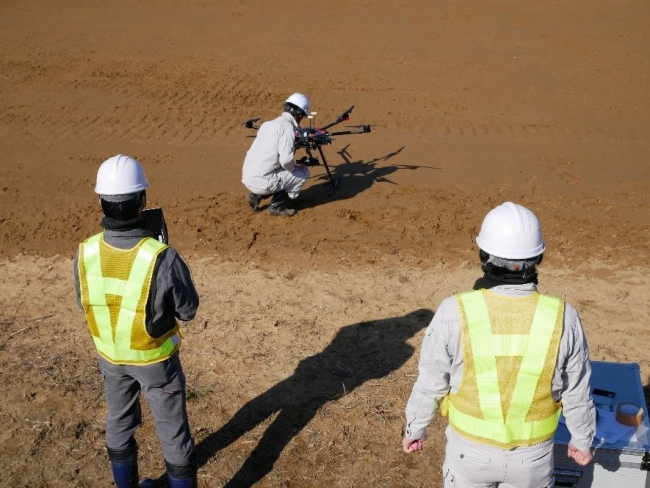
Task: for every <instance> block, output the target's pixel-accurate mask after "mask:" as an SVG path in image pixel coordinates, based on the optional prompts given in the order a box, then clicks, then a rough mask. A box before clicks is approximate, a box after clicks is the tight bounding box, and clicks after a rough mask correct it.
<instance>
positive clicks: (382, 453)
mask: <svg viewBox="0 0 650 488" xmlns="http://www.w3.org/2000/svg"><path fill="white" fill-rule="evenodd" d="M0 27H1V28H0V68H1V69H0V151H1V154H2V157H1V158H0V325H2V330H3V332H4V336H5V340H4V341H3V344H2V345H1V346H0V427H1V428H0V459H1V460H2V462H1V463H0V485H1V486H3V487H69V486H75V487H110V486H113V485H112V482H111V475H110V467H109V463H108V460H107V456H106V453H105V449H104V427H105V424H104V419H105V414H106V406H105V402H104V399H103V391H102V384H101V379H100V375H99V373H98V369H97V364H96V359H95V352H94V347H93V345H92V342H91V339H90V335H89V333H88V331H87V327H86V325H85V321H84V318H83V315H82V314H81V312H80V311H79V310H78V309H77V308H76V305H75V302H74V291H73V281H72V270H71V266H72V258H73V255H74V252H75V250H76V245H77V243H78V242H79V241H81V240H83V239H84V238H85V237H87V236H89V235H91V234H93V233H96V232H97V231H98V230H99V221H100V218H101V212H100V209H99V207H98V205H97V200H96V196H95V195H94V193H93V186H94V180H95V175H96V171H97V168H98V166H99V164H101V162H102V161H103V160H104V159H106V158H108V157H109V156H112V155H114V154H117V153H123V154H128V155H131V156H134V157H136V158H137V159H139V160H140V161H141V162H142V163H143V165H144V168H145V172H146V174H147V177H148V179H149V182H150V188H149V191H148V199H149V203H150V205H151V206H160V207H162V208H164V211H165V215H166V218H167V222H168V225H169V230H170V236H171V242H170V243H171V244H172V245H173V246H174V247H176V248H177V249H178V250H179V251H180V252H181V253H182V254H183V256H184V257H185V258H186V260H187V261H188V263H189V265H190V267H191V268H192V271H193V274H194V278H195V281H196V283H197V287H198V289H199V293H200V296H201V301H202V302H201V307H200V310H199V313H198V315H197V317H196V319H195V320H193V321H192V322H190V323H188V324H186V327H185V328H184V331H185V342H184V345H183V348H182V353H181V357H182V361H183V365H184V368H185V372H186V375H187V379H188V398H189V399H188V409H189V415H190V424H191V427H192V430H193V434H194V436H195V438H196V441H197V445H198V451H199V458H200V463H201V469H200V472H199V480H200V486H202V487H221V486H230V487H235V486H253V485H254V486H256V487H324V486H332V487H352V486H354V487H361V486H363V487H366V486H368V487H375V486H377V487H424V486H426V487H440V486H441V482H440V468H441V464H442V459H443V456H444V436H443V429H444V421H442V420H440V419H438V420H437V421H436V423H435V425H432V426H431V429H430V432H429V440H428V442H427V445H426V449H425V451H423V452H422V453H419V454H417V455H410V456H407V455H405V454H403V453H402V451H401V446H400V441H401V429H402V427H403V422H404V415H403V410H404V407H405V404H406V400H407V398H408V395H409V393H410V389H411V387H412V384H413V382H414V381H415V377H416V374H417V361H418V356H419V353H418V351H419V347H420V344H421V341H422V337H423V330H424V328H425V327H426V326H427V324H428V323H429V321H430V320H431V317H432V316H433V313H434V312H435V309H436V307H437V306H438V305H439V303H440V301H441V300H442V299H443V298H444V297H446V296H448V295H450V294H452V293H455V292H457V291H462V290H466V289H468V288H470V287H471V285H472V284H473V282H474V280H475V279H476V278H477V277H479V275H480V269H479V267H478V263H477V248H476V246H475V244H474V241H473V239H474V237H475V236H476V234H477V232H478V229H479V227H480V223H481V220H482V218H483V216H484V215H485V213H486V212H487V211H488V210H489V209H490V208H492V207H493V206H495V205H497V204H499V203H502V202H504V201H514V202H517V203H521V204H524V205H526V206H528V207H529V208H531V209H533V210H534V211H535V212H536V213H537V215H538V217H539V218H540V220H541V221H542V225H543V227H544V232H545V239H546V241H547V253H546V256H545V259H544V263H543V264H542V266H541V267H540V290H541V291H542V292H545V293H549V294H553V295H558V296H561V297H563V298H565V299H566V300H567V301H569V302H571V303H572V304H573V305H574V306H575V307H576V308H577V309H578V311H579V312H580V315H581V317H582V319H583V323H584V327H585V330H586V333H587V338H588V341H589V344H590V350H591V355H592V359H594V360H605V361H618V362H632V363H638V364H639V365H640V368H641V376H642V382H643V384H644V385H645V386H646V387H647V388H646V389H650V387H648V385H649V384H650V356H649V355H648V346H649V345H650V329H649V328H648V323H649V322H650V305H649V302H648V295H649V294H650V278H649V276H650V217H649V215H648V208H649V198H650V197H649V196H648V195H649V193H650V164H649V157H648V156H649V151H648V149H649V143H650V123H649V122H650V117H649V116H648V114H649V113H650V98H649V97H648V93H650V83H649V81H648V80H649V75H650V56H649V54H648V53H649V52H650V3H648V2H646V1H641V0H630V1H626V2H619V1H604V0H596V1H594V2H563V1H546V2H515V1H502V2H490V1H488V2H478V1H471V2H447V1H434V2H431V1H425V0H421V1H419V0H413V1H405V2H392V1H388V0H376V1H373V2H370V1H359V2H344V1H340V0H335V1H330V2H320V3H313V4H300V3H296V2H288V1H286V0H276V1H274V2H267V1H257V2H248V3H240V2H219V1H210V0H183V1H181V0H156V1H153V0H117V1H114V2H85V1H81V0H61V1H58V2H51V1H45V0H23V1H21V2H18V1H4V2H2V3H0ZM294 91H302V92H305V93H307V94H308V95H309V97H310V99H311V104H312V110H314V111H317V112H318V114H317V116H316V124H317V125H324V124H325V123H327V122H330V121H331V120H333V119H334V118H335V117H336V116H337V115H338V114H340V113H341V112H342V111H343V110H345V109H347V108H348V107H349V106H351V105H355V109H354V112H353V114H352V120H351V122H350V123H351V124H361V123H366V124H372V127H373V129H372V133H370V134H364V135H361V136H356V135H355V136H341V137H338V138H337V139H336V140H335V141H334V143H333V144H332V146H330V147H326V148H325V152H326V155H327V158H328V162H329V163H330V166H331V168H332V170H333V171H334V173H335V174H336V175H337V176H339V177H340V178H341V184H340V186H339V188H338V189H337V191H336V192H335V193H334V195H332V196H328V187H327V186H325V183H326V179H325V171H324V168H323V167H316V168H312V178H311V179H310V181H309V182H308V183H307V186H306V188H305V191H304V192H303V194H302V195H301V198H300V202H299V213H298V214H297V215H296V216H295V217H293V218H290V219H287V218H275V217H271V216H269V215H268V214H267V213H266V212H260V213H257V214H255V213H252V212H251V211H250V209H249V208H248V207H247V206H246V204H245V200H244V195H245V194H246V190H245V189H244V187H243V186H242V185H241V183H240V176H241V164H242V161H243V158H244V155H245V153H246V150H247V149H248V146H249V145H250V143H251V141H252V139H250V138H247V137H246V136H248V135H250V134H249V132H247V131H246V129H245V128H243V127H242V126H241V125H240V124H241V123H242V122H243V121H244V120H246V119H249V118H253V117H261V118H262V119H263V120H268V119H270V118H273V117H275V116H277V115H278V114H279V112H280V110H281V106H282V102H283V100H284V99H285V98H286V97H287V96H288V95H289V94H291V93H293V92H294ZM145 410H146V409H145ZM137 438H138V442H139V445H140V471H141V474H142V475H148V476H150V477H153V478H158V477H162V475H163V474H164V464H163V459H162V456H161V452H160V447H159V444H158V441H157V438H156V435H155V430H154V426H153V422H152V420H151V418H150V416H149V415H148V413H147V417H146V421H145V423H144V425H143V428H142V429H141V430H140V431H139V432H138V434H137Z"/></svg>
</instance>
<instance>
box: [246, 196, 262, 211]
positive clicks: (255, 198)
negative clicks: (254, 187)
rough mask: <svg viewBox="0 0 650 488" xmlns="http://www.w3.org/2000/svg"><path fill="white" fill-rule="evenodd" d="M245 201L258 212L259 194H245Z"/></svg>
mask: <svg viewBox="0 0 650 488" xmlns="http://www.w3.org/2000/svg"><path fill="white" fill-rule="evenodd" d="M246 201H247V202H248V204H249V205H250V207H251V208H252V209H253V210H254V211H255V212H258V211H259V210H260V209H259V205H260V202H261V201H262V197H261V195H258V194H256V193H249V194H248V196H246Z"/></svg>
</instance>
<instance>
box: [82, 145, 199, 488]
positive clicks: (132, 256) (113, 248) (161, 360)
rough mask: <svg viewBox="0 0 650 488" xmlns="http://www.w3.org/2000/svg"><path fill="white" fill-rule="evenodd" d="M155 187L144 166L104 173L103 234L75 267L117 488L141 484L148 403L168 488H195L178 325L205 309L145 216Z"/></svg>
mask: <svg viewBox="0 0 650 488" xmlns="http://www.w3.org/2000/svg"><path fill="white" fill-rule="evenodd" d="M147 186H148V183H147V180H146V178H145V175H144V172H143V170H142V167H141V166H140V164H139V163H138V162H137V161H136V160H135V159H133V158H130V157H128V156H123V155H117V156H114V157H112V158H109V159H107V160H106V161H104V163H103V164H102V165H101V166H100V168H99V171H98V172H97V185H96V187H95V192H96V193H98V194H99V201H100V204H101V207H102V210H103V212H104V218H103V220H102V223H101V225H102V227H103V228H104V231H103V232H101V233H99V234H96V235H94V236H93V237H90V238H89V239H86V240H85V241H84V242H83V243H81V244H80V245H79V250H78V252H77V254H76V256H75V261H74V278H75V289H76V297H77V303H78V304H79V306H80V307H81V308H82V309H83V310H84V312H85V314H86V321H87V322H88V327H89V328H90V333H91V335H92V338H93V341H94V343H95V346H96V348H97V352H98V355H99V367H100V370H101V372H102V376H103V378H104V390H105V396H106V402H107V404H108V415H107V418H106V447H107V451H108V457H109V459H110V461H111V468H112V471H113V478H114V480H115V486H116V487H117V488H137V487H138V486H140V487H149V486H153V482H152V480H149V479H146V480H143V481H142V483H140V482H139V476H138V451H137V444H136V441H135V438H134V433H135V430H136V429H137V428H138V427H139V425H140V423H141V422H142V414H141V410H140V403H139V395H140V392H142V393H143V394H144V397H145V398H146V399H147V403H148V404H149V407H150V408H151V412H152V414H153V416H154V419H155V422H156V431H157V434H158V438H159V439H160V442H161V444H162V451H163V455H164V458H165V464H166V466H167V475H168V479H169V486H170V487H171V488H195V487H197V486H198V484H197V469H198V464H197V460H196V454H195V452H194V440H193V439H192V437H191V435H190V428H189V424H188V421H187V411H186V406H185V375H184V374H183V368H182V367H181V362H180V359H179V353H178V350H179V348H180V345H181V332H180V329H179V326H178V322H177V320H184V321H187V320H191V319H193V318H194V316H195V314H196V311H197V308H198V306H199V297H198V295H197V293H196V289H195V287H194V283H193V281H192V276H191V274H190V270H189V268H188V267H187V265H186V264H185V262H184V261H183V260H182V259H181V257H180V255H179V254H178V253H177V252H176V251H175V250H174V249H172V248H171V247H169V246H168V245H166V244H163V243H162V242H159V241H158V240H156V239H154V238H153V237H152V236H153V234H152V232H150V231H149V230H146V227H147V224H146V222H145V218H144V217H143V216H142V210H143V209H144V207H145V205H146V201H147V200H146V198H147V195H146V192H145V189H146V188H147Z"/></svg>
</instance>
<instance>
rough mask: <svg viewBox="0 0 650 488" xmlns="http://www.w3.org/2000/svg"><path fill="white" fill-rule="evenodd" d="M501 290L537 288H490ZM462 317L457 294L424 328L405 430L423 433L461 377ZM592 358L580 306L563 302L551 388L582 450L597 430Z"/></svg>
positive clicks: (518, 292) (522, 292) (521, 292)
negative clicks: (416, 375) (590, 380)
mask: <svg viewBox="0 0 650 488" xmlns="http://www.w3.org/2000/svg"><path fill="white" fill-rule="evenodd" d="M489 291H490V292H492V293H497V294H499V295H502V296H508V297H520V296H522V297H523V296H527V295H530V294H532V293H534V292H536V291H537V287H536V286H535V285H534V284H532V283H529V284H525V285H501V286H497V287H494V288H490V290H489ZM460 332H461V318H460V311H459V308H458V304H457V301H456V298H455V297H454V296H451V297H448V298H446V299H445V300H443V302H442V303H441V304H440V307H439V308H438V310H437V311H436V313H435V315H434V317H433V320H432V321H431V324H429V327H428V328H427V330H426V334H425V337H424V341H423V343H422V351H421V354H420V364H419V375H418V379H417V381H416V382H415V385H414V386H413V391H412V393H411V397H410V398H409V401H408V404H407V406H406V430H405V435H406V436H407V437H409V438H411V439H421V438H423V437H425V435H426V428H427V426H428V425H429V423H430V422H431V419H432V418H433V415H434V413H435V412H436V410H438V408H439V406H440V403H441V402H442V400H443V398H444V397H445V396H446V395H447V394H448V393H456V392H457V391H458V389H459V388H460V384H461V381H462V379H463V344H462V341H461V338H460ZM590 377H591V363H590V360H589V350H588V348H587V341H586V339H585V335H584V332H583V330H582V323H581V322H580V317H579V316H578V312H577V311H576V310H575V309H574V308H573V307H572V306H571V305H570V304H568V303H565V304H564V324H563V331H562V336H561V339H560V349H559V353H558V358H557V363H556V365H555V373H554V375H553V384H552V393H553V398H554V399H555V401H562V409H563V414H564V417H565V419H566V425H567V428H568V429H569V432H570V433H571V442H572V444H573V445H574V446H575V447H576V448H577V449H580V450H587V449H589V447H590V446H591V442H592V440H593V437H594V434H595V432H596V410H595V407H594V404H593V401H592V398H591V390H590V386H589V379H590Z"/></svg>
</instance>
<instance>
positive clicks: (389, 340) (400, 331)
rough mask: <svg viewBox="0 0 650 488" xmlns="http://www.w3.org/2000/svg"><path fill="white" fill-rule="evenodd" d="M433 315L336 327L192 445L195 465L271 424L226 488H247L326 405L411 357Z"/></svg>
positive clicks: (419, 312)
mask: <svg viewBox="0 0 650 488" xmlns="http://www.w3.org/2000/svg"><path fill="white" fill-rule="evenodd" d="M432 318H433V312H432V311H431V310H427V309H419V310H415V311H413V312H411V313H408V314H406V315H404V316H400V317H391V318H387V319H381V320H373V321H370V322H361V323H356V324H352V325H348V326H345V327H342V328H341V329H340V330H339V332H338V333H337V334H336V336H335V337H334V339H333V340H332V342H331V343H330V344H329V345H328V346H327V347H326V348H325V349H324V350H323V351H322V352H321V353H319V354H316V355H314V356H310V357H308V358H306V359H304V360H302V361H300V363H298V365H297V366H296V369H295V371H294V373H293V375H292V376H291V377H289V378H287V379H286V380H283V381H281V382H280V383H278V384H276V385H275V386H273V387H271V388H270V389H269V390H267V391H266V392H264V393H262V394H261V395H259V396H258V397H256V398H254V399H253V400H251V401H249V402H248V403H246V404H245V405H244V406H242V407H241V408H240V409H239V411H238V412H237V413H236V414H235V415H234V416H233V418H232V419H230V421H229V422H228V423H227V424H225V425H224V426H223V427H221V428H220V429H219V430H217V431H215V432H213V433H211V434H210V435H208V436H207V437H206V438H205V439H203V440H202V441H200V442H199V443H198V444H197V446H196V451H197V454H198V460H199V465H200V466H203V465H205V464H206V463H207V462H208V460H209V459H210V458H211V457H212V456H214V455H215V454H216V453H217V452H219V451H220V450H222V449H224V448H226V447H227V446H229V445H230V444H232V443H233V442H235V441H237V440H238V439H239V438H241V437H242V436H243V435H244V434H245V433H246V432H248V431H250V430H252V429H254V428H256V427H257V426H258V425H259V424H260V423H262V422H264V421H265V420H266V419H268V418H270V417H273V416H274V415H275V414H276V413H277V416H276V417H275V418H274V420H273V421H272V423H271V424H270V425H269V427H268V428H267V429H266V431H265V432H264V434H263V435H262V437H261V439H260V441H259V443H258V444H257V446H256V447H255V448H254V449H253V451H252V452H251V453H250V455H249V456H248V458H247V459H246V461H245V462H244V464H243V465H242V466H241V468H240V469H239V471H238V472H237V473H236V474H235V475H234V476H233V478H232V479H231V480H230V481H229V482H228V483H227V484H226V485H225V486H226V487H230V488H233V487H250V486H253V485H254V484H255V483H257V482H258V481H260V480H261V479H262V478H264V476H266V475H267V474H268V473H270V472H271V470H272V469H273V466H274V464H275V462H276V461H277V460H278V458H279V457H280V455H281V453H282V451H283V450H284V448H285V447H286V446H287V445H288V444H289V442H290V441H291V439H293V438H294V437H295V436H296V435H298V433H299V432H300V431H301V430H302V429H304V428H305V426H306V425H307V424H309V422H310V421H311V420H312V419H313V418H314V416H315V415H316V414H317V413H318V411H319V410H320V409H321V407H323V406H324V405H325V404H327V403H328V402H330V401H332V400H335V399H337V398H340V397H342V396H344V395H346V394H348V393H350V392H351V391H352V390H354V389H355V388H357V387H359V386H361V385H362V384H364V383H365V382H366V381H369V380H372V379H378V378H383V377H384V376H387V375H389V374H390V373H392V372H393V371H395V370H397V369H399V368H400V367H401V366H402V365H403V364H404V363H406V361H407V360H408V359H409V358H410V357H411V356H412V355H413V353H414V348H413V346H411V345H410V344H408V342H407V341H408V340H409V339H411V338H412V337H413V336H414V335H415V334H417V333H418V331H420V330H422V329H424V328H425V327H426V326H427V325H428V324H429V322H430V321H431V319H432Z"/></svg>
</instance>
